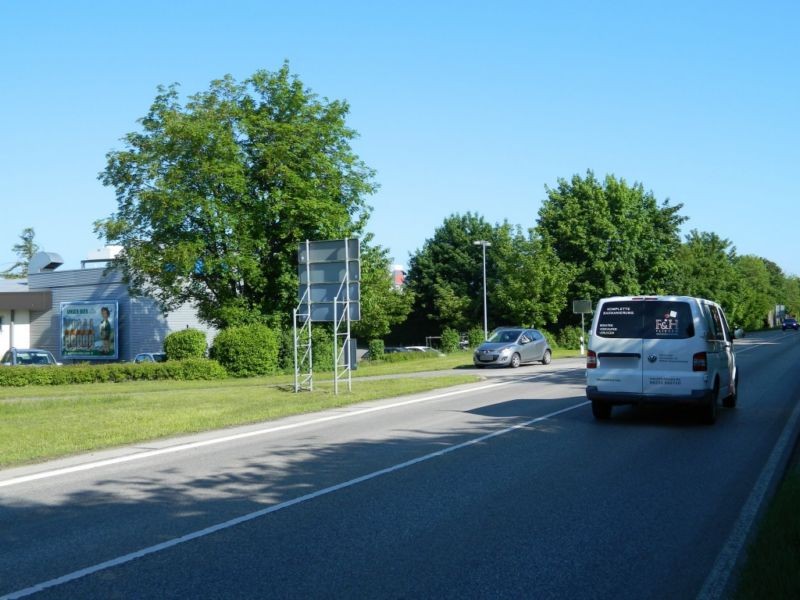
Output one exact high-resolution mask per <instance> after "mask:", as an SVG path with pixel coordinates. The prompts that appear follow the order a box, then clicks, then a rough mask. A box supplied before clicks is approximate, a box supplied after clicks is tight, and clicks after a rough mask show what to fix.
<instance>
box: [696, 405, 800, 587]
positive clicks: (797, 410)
mask: <svg viewBox="0 0 800 600" xmlns="http://www.w3.org/2000/svg"><path fill="white" fill-rule="evenodd" d="M798 420H800V402H798V403H797V405H796V406H795V407H794V411H792V414H791V416H790V417H789V420H788V421H787V422H786V425H785V426H784V428H783V431H782V432H781V435H780V437H779V438H778V441H777V442H775V446H774V447H773V449H772V453H771V454H770V455H769V458H768V459H767V462H766V464H765V465H764V468H763V469H762V471H761V475H759V477H758V480H757V481H756V484H755V485H754V486H753V490H752V491H751V492H750V495H749V496H748V498H747V501H746V502H745V503H744V506H743V507H742V510H741V512H740V513H739V518H738V519H736V523H734V525H733V529H732V530H731V533H730V535H729V536H728V539H727V540H726V541H725V545H724V546H723V547H722V550H720V552H719V554H718V555H717V560H716V561H714V566H713V567H712V569H711V572H710V573H709V575H708V577H707V578H706V581H705V583H704V584H703V587H702V588H701V589H700V593H699V594H697V600H717V599H719V598H722V597H723V594H724V593H725V591H726V588H727V586H728V582H729V580H730V577H731V574H732V573H733V570H734V568H735V567H736V561H737V560H738V559H739V555H740V554H741V552H742V549H743V548H744V545H745V543H746V542H747V538H748V536H749V534H750V530H751V529H752V528H753V524H754V522H755V520H756V517H757V516H758V515H759V512H760V511H761V504H762V503H763V502H764V498H765V496H766V494H767V491H768V490H769V489H770V485H771V484H772V481H773V479H774V478H775V474H776V471H777V469H778V467H779V466H781V464H782V463H783V460H782V459H783V458H784V457H785V456H786V455H787V451H788V450H789V445H790V444H792V443H794V441H795V435H794V434H795V431H796V430H797V422H798Z"/></svg>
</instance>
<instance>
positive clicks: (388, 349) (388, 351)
mask: <svg viewBox="0 0 800 600" xmlns="http://www.w3.org/2000/svg"><path fill="white" fill-rule="evenodd" d="M397 352H411V351H410V350H409V349H408V348H406V347H405V346H386V347H385V348H384V349H383V353H384V354H395V353H397ZM361 358H362V359H365V360H370V359H371V358H372V355H371V354H370V352H369V351H367V352H365V353H364V356H362V357H361Z"/></svg>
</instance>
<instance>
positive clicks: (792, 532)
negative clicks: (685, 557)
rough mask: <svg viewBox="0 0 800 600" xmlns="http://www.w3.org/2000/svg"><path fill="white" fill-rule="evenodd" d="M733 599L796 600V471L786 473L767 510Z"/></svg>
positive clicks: (799, 543)
mask: <svg viewBox="0 0 800 600" xmlns="http://www.w3.org/2000/svg"><path fill="white" fill-rule="evenodd" d="M734 597H735V598H736V600H762V599H763V598H770V599H775V600H782V599H784V598H785V599H787V600H788V599H789V598H791V599H795V598H800V467H797V466H795V468H794V469H792V470H791V471H790V472H789V474H788V475H787V477H786V479H784V481H783V483H782V484H781V486H780V488H779V489H778V492H777V494H776V495H775V497H774V498H773V500H772V503H771V504H770V507H769V508H768V509H767V513H766V515H765V516H764V520H763V521H762V523H761V526H760V528H759V531H758V534H757V535H756V538H755V540H754V541H753V543H752V545H751V546H750V548H749V549H748V554H747V562H746V563H745V565H744V567H743V568H742V571H741V573H740V576H739V582H738V589H737V590H736V595H735V596H734Z"/></svg>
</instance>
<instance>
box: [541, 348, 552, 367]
mask: <svg viewBox="0 0 800 600" xmlns="http://www.w3.org/2000/svg"><path fill="white" fill-rule="evenodd" d="M551 360H553V353H552V352H550V350H545V351H544V356H543V357H542V364H543V365H549V364H550V361H551Z"/></svg>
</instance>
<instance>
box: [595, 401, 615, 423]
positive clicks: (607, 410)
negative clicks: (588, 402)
mask: <svg viewBox="0 0 800 600" xmlns="http://www.w3.org/2000/svg"><path fill="white" fill-rule="evenodd" d="M592 415H594V418H595V419H597V420H598V421H606V420H607V419H610V418H611V405H610V404H609V403H608V402H600V401H599V400H592Z"/></svg>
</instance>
